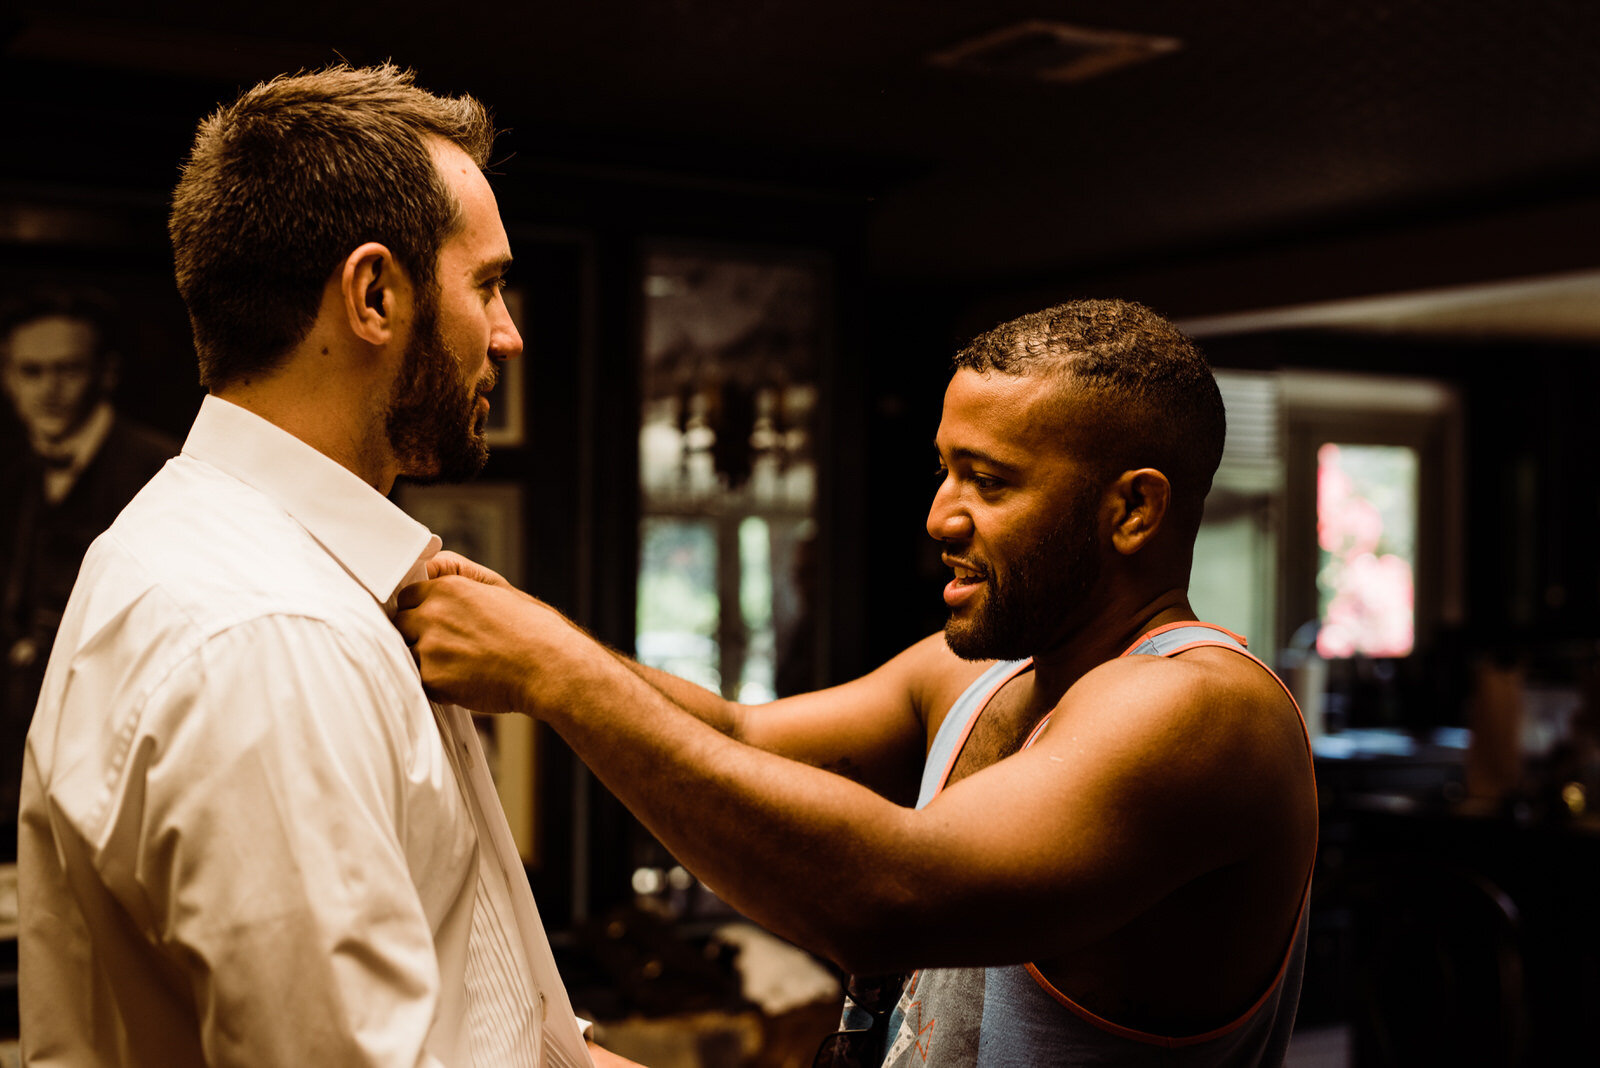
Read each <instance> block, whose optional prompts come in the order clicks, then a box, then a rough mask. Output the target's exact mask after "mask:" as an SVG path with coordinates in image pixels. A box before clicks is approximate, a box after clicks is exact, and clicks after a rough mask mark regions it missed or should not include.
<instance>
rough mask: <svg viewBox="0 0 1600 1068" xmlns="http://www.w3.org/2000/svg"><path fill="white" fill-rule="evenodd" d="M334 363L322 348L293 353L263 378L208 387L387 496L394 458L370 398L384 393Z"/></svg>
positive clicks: (378, 409)
mask: <svg viewBox="0 0 1600 1068" xmlns="http://www.w3.org/2000/svg"><path fill="white" fill-rule="evenodd" d="M339 365H340V361H337V360H334V359H330V357H329V355H328V354H327V353H325V352H322V353H319V354H318V355H317V357H316V358H315V359H302V358H298V357H294V356H292V357H290V359H289V360H287V361H286V362H285V363H284V365H283V366H282V367H281V368H279V369H277V370H274V371H273V372H272V374H270V375H269V376H267V377H265V378H261V379H257V380H253V381H248V382H239V383H235V384H231V385H228V386H226V387H222V388H219V389H215V390H213V391H212V392H213V393H215V394H216V395H217V396H218V397H220V398H221V399H223V400H225V401H228V402H230V403H232V404H237V405H238V406H239V407H241V408H243V409H245V410H246V411H249V412H251V413H253V414H255V415H258V416H260V417H261V418H263V419H265V420H266V421H267V422H269V423H272V424H273V425H274V426H276V427H278V428H279V429H281V430H284V431H287V432H288V433H290V434H293V435H294V436H295V437H297V438H299V439H300V440H301V441H303V442H305V443H306V444H307V445H310V446H311V447H312V448H313V449H316V450H317V451H318V452H320V453H322V454H323V455H324V456H326V457H328V458H329V459H331V460H333V461H334V462H335V463H338V464H339V465H341V466H342V467H344V468H346V469H348V470H349V471H351V472H353V473H354V474H355V475H356V476H357V477H358V478H360V479H361V480H362V481H363V482H365V483H367V484H368V485H369V486H372V487H373V488H374V489H376V490H377V491H378V492H379V493H382V494H384V495H385V496H387V495H388V493H389V491H390V490H391V489H392V488H393V487H394V480H395V476H396V475H397V474H398V473H399V463H398V461H397V460H396V458H395V455H394V450H393V449H392V448H391V447H390V446H389V438H388V433H387V431H386V429H385V426H384V413H383V409H382V406H381V405H375V404H374V403H373V398H374V397H381V396H384V395H386V393H385V391H384V390H383V389H382V388H381V386H380V384H379V383H376V382H370V381H365V380H356V379H355V378H354V376H351V375H348V374H345V375H341V374H340V373H339Z"/></svg>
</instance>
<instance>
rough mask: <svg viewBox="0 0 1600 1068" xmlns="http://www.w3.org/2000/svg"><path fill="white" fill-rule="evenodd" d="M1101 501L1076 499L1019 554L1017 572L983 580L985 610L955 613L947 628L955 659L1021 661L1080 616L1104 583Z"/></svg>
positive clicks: (991, 573)
mask: <svg viewBox="0 0 1600 1068" xmlns="http://www.w3.org/2000/svg"><path fill="white" fill-rule="evenodd" d="M1097 499H1098V495H1097V494H1094V493H1087V492H1086V493H1083V494H1080V495H1078V496H1075V497H1074V498H1073V500H1072V501H1071V502H1070V503H1069V505H1068V507H1067V509H1066V512H1065V513H1064V514H1063V515H1062V517H1061V522H1060V523H1058V524H1057V525H1056V527H1055V529H1054V530H1052V531H1050V532H1049V533H1048V534H1046V535H1045V536H1044V537H1043V538H1042V539H1040V541H1039V542H1038V544H1036V545H1033V546H1031V547H1029V548H1027V549H1025V550H1023V551H1022V552H1019V553H1018V554H1017V560H1018V563H1017V565H1016V567H1015V568H1014V569H1013V570H1011V571H1009V572H1007V573H1004V574H1001V573H999V572H996V571H994V570H992V569H991V570H990V571H989V572H988V573H987V574H986V575H985V576H984V578H985V581H984V587H985V589H984V591H983V594H982V595H981V596H982V597H983V599H984V600H983V604H982V605H981V606H978V607H977V608H975V610H974V611H973V613H972V614H971V615H970V616H968V617H967V618H965V619H958V618H957V617H956V616H955V614H954V613H952V614H951V616H950V619H949V620H948V621H946V623H945V627H944V640H945V644H947V645H948V646H949V647H950V651H951V652H952V653H955V654H956V655H957V656H959V657H961V658H962V659H963V660H1022V659H1024V658H1026V657H1029V656H1032V655H1034V654H1035V653H1037V652H1038V651H1039V650H1040V649H1041V648H1043V647H1044V646H1046V645H1047V644H1049V642H1050V641H1051V640H1052V639H1053V638H1055V637H1056V636H1057V635H1059V634H1060V633H1061V631H1062V625H1063V623H1064V622H1065V621H1067V620H1069V619H1071V618H1072V617H1075V616H1078V615H1079V614H1081V612H1082V610H1083V606H1084V604H1085V603H1086V602H1087V601H1088V598H1089V593H1090V591H1091V590H1093V589H1094V587H1095V584H1096V583H1097V582H1098V581H1099V579H1100V544H1099V534H1098V531H1097V530H1096V523H1095V502H1096V500H1097Z"/></svg>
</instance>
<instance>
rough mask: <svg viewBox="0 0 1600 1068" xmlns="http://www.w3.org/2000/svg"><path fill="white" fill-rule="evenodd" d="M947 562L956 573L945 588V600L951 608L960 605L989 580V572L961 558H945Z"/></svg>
mask: <svg viewBox="0 0 1600 1068" xmlns="http://www.w3.org/2000/svg"><path fill="white" fill-rule="evenodd" d="M944 562H945V564H946V565H947V566H948V567H949V568H950V569H951V570H952V571H954V572H955V573H956V576H955V578H953V579H951V580H950V583H949V585H947V586H946V587H945V588H944V602H945V604H947V605H949V606H950V607H951V608H955V607H958V606H959V605H961V604H962V603H963V602H965V601H967V600H968V599H969V598H971V597H972V596H973V594H975V593H977V591H978V589H979V588H980V587H981V586H982V585H983V584H984V583H985V582H987V581H989V573H988V572H987V571H985V570H984V569H983V568H981V567H974V566H973V565H971V564H967V563H962V562H961V561H959V560H952V559H951V558H950V557H948V556H947V557H945V558H944Z"/></svg>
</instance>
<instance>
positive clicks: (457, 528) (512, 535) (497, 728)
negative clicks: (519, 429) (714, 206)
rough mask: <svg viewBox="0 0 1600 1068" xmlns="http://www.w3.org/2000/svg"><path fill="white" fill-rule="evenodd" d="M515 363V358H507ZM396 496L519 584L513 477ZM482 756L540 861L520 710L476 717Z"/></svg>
mask: <svg viewBox="0 0 1600 1068" xmlns="http://www.w3.org/2000/svg"><path fill="white" fill-rule="evenodd" d="M511 362H512V364H513V365H514V364H516V363H517V361H515V360H513V361H511ZM396 501H397V503H398V504H399V505H400V507H401V508H402V509H404V510H405V512H406V513H407V514H408V515H410V516H411V517H412V518H413V519H415V520H416V521H417V522H419V523H421V524H422V525H423V526H426V527H427V528H428V529H429V530H431V531H433V532H434V533H435V534H436V535H438V536H439V538H440V539H441V540H442V541H443V542H444V548H446V549H450V550H453V551H455V552H458V553H461V554H462V555H463V556H467V557H470V558H472V559H473V560H475V561H477V562H478V563H480V564H482V565H484V566H485V567H488V568H490V569H492V570H494V571H497V572H499V573H500V574H501V575H503V576H505V578H506V580H507V581H509V582H511V583H512V584H513V585H519V586H520V585H522V583H523V555H524V552H523V545H524V540H523V524H522V504H523V490H522V486H521V485H519V484H517V483H514V482H475V483H469V484H465V485H437V486H424V485H413V484H410V483H405V484H402V486H401V487H400V491H399V493H398V494H397V495H396ZM475 719H476V722H477V724H478V728H479V735H480V737H481V739H482V740H483V743H484V755H485V756H486V757H487V758H488V760H489V770H490V772H491V773H492V774H493V776H494V783H495V789H496V791H497V792H498V793H499V795H500V805H501V807H502V808H504V809H505V814H506V822H507V823H509V824H510V825H511V836H512V838H513V839H515V840H516V843H517V852H518V853H519V854H521V856H522V861H523V863H524V864H528V865H535V866H536V865H537V864H538V863H539V836H538V811H537V803H536V800H535V799H536V797H537V795H538V791H537V786H538V782H537V776H536V769H537V768H538V765H539V761H538V757H539V753H538V733H537V731H535V729H534V722H533V720H531V719H529V718H528V717H527V716H510V715H503V716H477V717H475Z"/></svg>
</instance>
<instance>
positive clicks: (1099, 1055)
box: [883, 623, 1311, 1068]
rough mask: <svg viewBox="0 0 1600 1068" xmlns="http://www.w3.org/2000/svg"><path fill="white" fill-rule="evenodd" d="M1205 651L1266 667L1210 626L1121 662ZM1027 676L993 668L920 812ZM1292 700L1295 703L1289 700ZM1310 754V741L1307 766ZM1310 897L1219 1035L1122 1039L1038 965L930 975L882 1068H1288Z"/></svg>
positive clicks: (953, 715)
mask: <svg viewBox="0 0 1600 1068" xmlns="http://www.w3.org/2000/svg"><path fill="white" fill-rule="evenodd" d="M1203 645H1211V646H1220V647H1223V648H1229V649H1235V650H1237V651H1238V652H1239V653H1241V654H1242V655H1244V656H1248V657H1250V658H1251V659H1252V660H1256V662H1257V663H1261V661H1260V660H1257V659H1256V657H1255V656H1253V655H1252V654H1251V653H1250V652H1249V651H1247V650H1246V649H1245V645H1244V639H1243V638H1240V637H1239V636H1238V635H1235V634H1232V633H1230V632H1228V631H1225V630H1223V629H1222V628H1220V627H1214V626H1211V625H1210V624H1204V623H1179V624H1174V625H1172V626H1168V627H1162V628H1158V629H1157V630H1154V631H1151V632H1150V633H1148V634H1146V635H1144V636H1143V637H1141V638H1140V639H1139V641H1138V642H1136V643H1135V644H1134V645H1133V646H1132V647H1131V648H1129V649H1128V651H1127V652H1126V653H1124V654H1123V655H1124V656H1129V655H1134V654H1138V655H1149V656H1173V655H1175V654H1177V653H1180V652H1183V651H1184V650H1186V649H1193V648H1196V647H1198V646H1203ZM1029 664H1030V661H1027V660H1012V661H1004V662H1001V663H997V664H995V665H994V666H993V667H991V668H989V669H988V670H987V671H985V672H984V673H983V674H982V675H980V676H979V677H978V678H977V680H976V681H975V682H973V684H972V685H971V686H969V687H968V688H967V689H966V691H965V692H964V693H962V695H961V696H960V697H959V698H958V699H957V700H956V703H955V704H954V705H952V706H951V707H950V712H949V713H948V714H947V715H946V716H945V718H944V722H943V723H941V724H940V726H939V731H938V733H937V734H936V735H935V736H934V740H933V745H932V746H930V747H929V749H928V759H927V763H926V764H925V765H924V767H923V773H922V789H921V792H920V794H919V796H918V798H917V807H918V808H921V807H923V806H924V805H926V804H927V803H928V802H929V801H932V800H933V798H934V797H935V796H936V795H937V794H938V793H939V791H940V790H941V789H943V788H944V784H945V782H946V780H947V779H948V778H949V775H950V770H951V767H952V766H953V764H954V763H955V758H956V756H957V754H959V753H960V751H961V746H962V744H963V743H964V742H965V741H966V738H967V735H968V734H969V733H970V732H971V730H972V726H973V724H974V723H975V722H976V721H977V718H978V714H979V713H980V712H982V711H983V708H984V706H985V705H987V704H988V703H989V699H990V698H991V697H993V696H994V694H995V693H996V692H997V691H998V690H999V689H1000V687H1001V686H1002V685H1004V684H1005V683H1006V682H1008V681H1010V680H1011V679H1012V678H1013V677H1015V676H1016V675H1018V674H1019V673H1021V672H1022V671H1023V670H1024V669H1026V668H1027V667H1028V666H1029ZM1262 666H1263V667H1266V665H1265V664H1262ZM1268 670H1269V671H1270V670H1271V669H1268ZM1273 677H1274V678H1276V677H1277V676H1276V675H1274V676H1273ZM1281 684H1282V683H1281V682H1280V685H1281ZM1287 692H1288V691H1287V690H1285V693H1287ZM1290 699H1291V700H1293V697H1292V695H1291V697H1290ZM1047 721H1048V718H1047ZM1043 728H1044V723H1043V722H1041V723H1040V724H1039V726H1038V727H1037V728H1035V730H1034V732H1033V734H1032V735H1031V736H1030V737H1029V738H1028V741H1027V743H1025V746H1026V745H1031V744H1032V743H1033V740H1034V738H1036V737H1038V734H1039V731H1040V730H1042V729H1043ZM1310 744H1311V743H1310V739H1309V738H1308V739H1307V741H1306V746H1307V753H1308V759H1309V752H1310ZM1310 889H1311V878H1310V873H1309V872H1308V873H1307V875H1306V895H1305V897H1304V898H1302V900H1301V904H1300V918H1299V922H1298V923H1297V925H1296V927H1295V932H1294V935H1293V937H1292V938H1291V939H1290V941H1289V944H1288V945H1286V946H1285V947H1284V962H1283V966H1282V967H1281V968H1280V969H1279V972H1278V975H1277V977H1276V978H1275V979H1274V980H1273V982H1272V984H1271V985H1270V986H1269V987H1268V988H1267V990H1265V991H1264V992H1263V993H1262V995H1261V997H1260V999H1259V1000H1257V1002H1256V1003H1255V1004H1254V1005H1253V1006H1251V1008H1250V1009H1249V1010H1247V1011H1246V1012H1245V1013H1244V1014H1243V1015H1241V1016H1240V1017H1239V1018H1238V1019H1236V1020H1233V1021H1232V1022H1230V1023H1228V1024H1225V1025H1224V1026H1222V1027H1220V1028H1217V1029H1216V1030H1214V1031H1210V1032H1207V1033H1205V1034H1201V1035H1187V1036H1166V1035H1154V1034H1149V1033H1146V1032H1142V1031H1135V1030H1133V1029H1131V1028H1126V1027H1121V1026H1119V1025H1117V1024H1116V1023H1113V1022H1112V1021H1110V1020H1104V1019H1101V1018H1100V1017H1098V1016H1096V1015H1094V1014H1093V1013H1092V1012H1090V1011H1089V1010H1087V1009H1085V1008H1083V1007H1082V1006H1079V1005H1077V1004H1075V1003H1073V1002H1072V1000H1071V999H1070V998H1067V997H1066V996H1065V995H1063V994H1062V993H1061V992H1060V991H1058V990H1056V989H1055V988H1054V987H1053V986H1051V985H1050V983H1049V982H1048V980H1046V979H1045V978H1044V976H1043V975H1042V974H1040V973H1039V971H1038V969H1036V968H1034V966H1033V965H1031V964H1018V965H1011V966H1007V967H998V968H925V969H923V970H921V971H919V972H917V973H915V974H914V975H912V977H911V978H910V980H908V981H907V983H906V987H905V991H904V992H903V993H902V995H901V997H900V1001H899V1004H898V1005H897V1006H896V1007H895V1010H894V1012H893V1014H892V1015H891V1017H890V1019H889V1039H888V1042H889V1045H888V1050H887V1052H886V1054H885V1056H884V1060H883V1064H884V1066H885V1068H928V1066H936V1068H968V1066H975V1065H982V1066H984V1068H989V1066H990V1065H1006V1066H1012V1065H1014V1066H1018V1068H1021V1066H1038V1065H1116V1066H1118V1068H1144V1066H1151V1068H1155V1066H1160V1068H1213V1066H1215V1068H1222V1066H1228V1068H1234V1066H1252V1068H1253V1066H1277V1065H1281V1064H1282V1063H1283V1060H1284V1057H1285V1055H1286V1053H1287V1051H1288V1047H1289V1035H1290V1032H1291V1031H1293V1029H1294V1016H1295V1008H1296V1006H1297V1005H1298V1004H1299V1001H1300V980H1301V975H1302V973H1303V972H1304V970H1305V952H1306V926H1307V912H1308V911H1309V910H1308V908H1307V904H1308V902H1309V900H1310Z"/></svg>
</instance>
